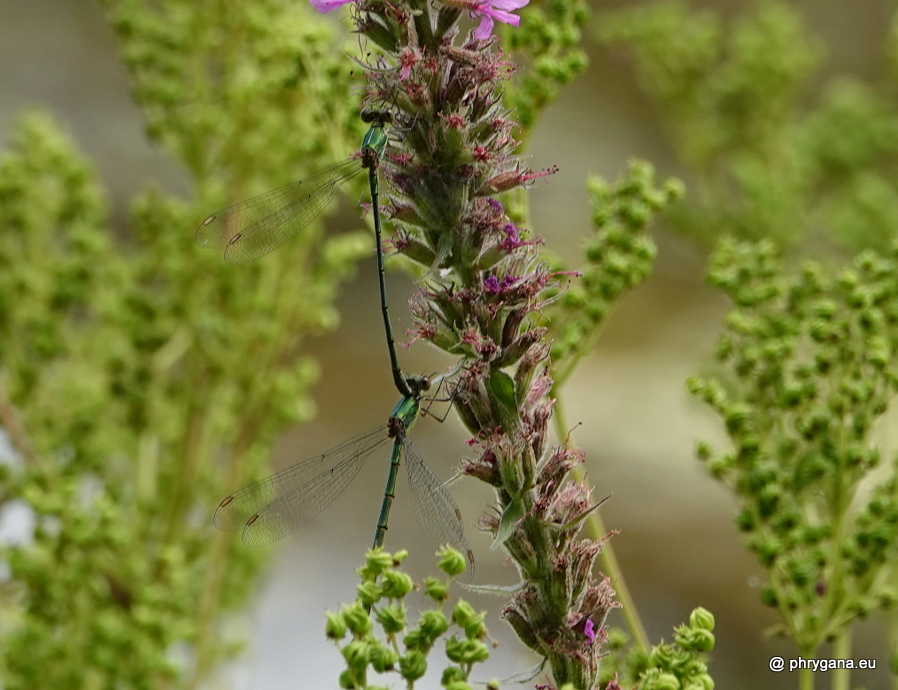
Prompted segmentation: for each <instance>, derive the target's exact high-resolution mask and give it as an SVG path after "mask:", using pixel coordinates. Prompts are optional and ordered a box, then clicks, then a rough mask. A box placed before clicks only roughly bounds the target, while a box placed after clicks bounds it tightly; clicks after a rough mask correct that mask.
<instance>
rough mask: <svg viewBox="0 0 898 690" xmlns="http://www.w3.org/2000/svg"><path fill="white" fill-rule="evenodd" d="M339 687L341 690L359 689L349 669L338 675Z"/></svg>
mask: <svg viewBox="0 0 898 690" xmlns="http://www.w3.org/2000/svg"><path fill="white" fill-rule="evenodd" d="M362 685H364V684H362ZM340 687H341V688H343V690H354V689H355V688H358V687H359V683H358V682H357V680H356V677H355V675H353V673H352V671H350V670H349V669H346V670H345V671H343V673H341V674H340Z"/></svg>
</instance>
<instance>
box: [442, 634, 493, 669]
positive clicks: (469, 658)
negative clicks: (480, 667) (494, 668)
mask: <svg viewBox="0 0 898 690" xmlns="http://www.w3.org/2000/svg"><path fill="white" fill-rule="evenodd" d="M489 656H490V652H489V649H488V648H487V646H486V645H485V644H484V643H483V642H478V641H476V640H465V639H461V638H459V637H456V636H455V635H453V636H452V637H451V638H449V639H448V640H446V657H447V658H448V659H449V660H450V661H454V662H455V663H457V664H472V663H476V662H480V661H486V660H487V659H488V658H489Z"/></svg>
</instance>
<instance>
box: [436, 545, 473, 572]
mask: <svg viewBox="0 0 898 690" xmlns="http://www.w3.org/2000/svg"><path fill="white" fill-rule="evenodd" d="M437 557H438V558H439V559H440V560H439V562H438V563H437V565H438V566H439V568H440V570H442V571H443V572H444V573H446V574H447V575H449V576H450V577H454V576H456V575H461V574H462V573H463V572H465V567H466V564H465V557H464V556H462V555H461V554H460V553H459V552H458V551H456V550H455V549H453V548H452V547H451V546H448V545H447V546H444V547H443V548H442V549H440V550H439V551H437Z"/></svg>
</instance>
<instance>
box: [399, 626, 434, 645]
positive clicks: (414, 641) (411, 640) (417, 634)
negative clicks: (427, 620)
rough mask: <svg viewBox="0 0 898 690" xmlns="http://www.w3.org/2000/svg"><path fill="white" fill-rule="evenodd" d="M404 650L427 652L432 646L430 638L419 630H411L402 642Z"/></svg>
mask: <svg viewBox="0 0 898 690" xmlns="http://www.w3.org/2000/svg"><path fill="white" fill-rule="evenodd" d="M402 644H404V645H405V648H406V649H423V650H428V649H430V646H431V645H432V644H433V642H432V640H431V639H430V637H429V636H428V635H427V633H425V632H424V631H423V630H421V628H412V629H411V630H409V631H408V633H407V634H406V636H405V637H404V638H403V640H402Z"/></svg>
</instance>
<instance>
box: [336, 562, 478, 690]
mask: <svg viewBox="0 0 898 690" xmlns="http://www.w3.org/2000/svg"><path fill="white" fill-rule="evenodd" d="M437 555H438V557H439V567H440V569H441V570H442V571H443V572H444V573H445V574H446V575H447V577H446V579H445V580H439V579H437V578H428V579H427V580H426V581H425V583H424V586H423V588H422V591H423V592H424V594H425V595H426V597H427V598H429V599H431V600H432V601H433V602H434V608H432V609H428V610H425V611H423V612H422V613H421V614H420V615H419V616H418V622H417V624H416V625H414V626H412V625H410V624H409V622H408V611H407V609H406V607H405V603H404V601H405V598H406V596H407V595H409V594H410V593H411V592H412V591H414V590H415V585H414V583H413V582H412V580H411V578H410V577H409V576H408V575H407V574H405V573H404V572H402V571H401V570H399V565H400V564H401V563H402V561H403V560H405V558H406V557H407V556H408V552H406V551H400V552H397V553H395V554H390V553H387V552H385V551H383V550H381V549H374V550H372V551H369V552H368V556H367V560H366V562H365V565H364V566H362V567H361V568H360V569H359V575H360V576H361V582H360V584H359V585H358V587H357V590H356V592H357V596H356V600H355V601H354V602H353V603H351V604H348V605H346V606H344V607H343V609H342V610H341V611H339V612H337V613H328V614H327V624H326V626H325V633H326V634H327V636H328V638H330V639H331V640H333V641H334V643H335V644H336V645H337V647H338V648H339V650H340V653H341V655H342V656H343V660H344V661H345V662H346V670H344V671H343V672H342V673H341V674H340V687H341V688H346V689H347V690H361V689H363V688H364V689H365V690H380V688H381V686H377V685H372V684H370V682H369V679H368V674H369V670H370V671H373V672H374V673H376V674H380V675H384V674H398V675H399V676H400V677H401V678H402V679H403V680H404V681H405V686H406V687H407V688H409V690H411V689H412V688H414V686H415V681H417V680H419V679H420V678H422V677H423V676H424V674H425V673H426V672H427V668H428V656H429V655H430V653H431V651H432V650H433V649H434V647H435V646H436V643H437V642H438V641H439V640H440V638H443V637H444V636H446V634H447V633H448V632H449V630H450V628H452V627H454V628H456V629H457V630H458V632H453V633H452V634H450V635H448V637H445V653H446V658H447V659H448V661H449V663H448V664H447V665H446V667H445V668H444V669H443V672H442V676H441V685H442V687H444V688H446V690H471V688H472V686H471V685H470V683H469V677H470V675H471V672H472V670H473V668H474V665H475V664H477V663H480V662H483V661H486V659H487V657H489V648H488V647H487V644H486V643H485V642H484V640H485V639H486V638H487V630H486V626H485V625H484V623H483V620H484V616H485V614H483V613H476V612H475V611H474V609H473V608H472V607H471V606H470V605H469V604H468V603H466V602H464V601H462V600H459V601H458V602H457V603H456V604H455V606H454V607H453V608H452V611H451V613H449V614H447V613H445V612H444V610H445V609H447V608H448V601H449V598H448V587H449V583H450V582H451V580H452V578H453V577H455V576H457V575H459V574H461V573H462V572H464V569H465V560H464V557H463V556H462V554H460V553H458V552H457V551H455V550H453V549H451V548H449V547H444V548H443V549H441V550H440V551H439V553H438V554H437ZM369 612H373V614H374V615H373V617H372V616H371V615H370V613H369ZM375 623H376V624H377V625H379V626H380V629H381V633H380V634H376V633H375V630H374V628H375ZM347 636H349V638H350V639H349V640H348V641H346V642H344V640H346V638H347Z"/></svg>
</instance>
